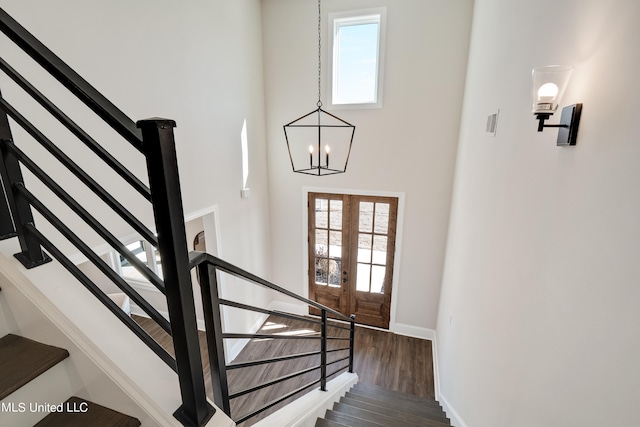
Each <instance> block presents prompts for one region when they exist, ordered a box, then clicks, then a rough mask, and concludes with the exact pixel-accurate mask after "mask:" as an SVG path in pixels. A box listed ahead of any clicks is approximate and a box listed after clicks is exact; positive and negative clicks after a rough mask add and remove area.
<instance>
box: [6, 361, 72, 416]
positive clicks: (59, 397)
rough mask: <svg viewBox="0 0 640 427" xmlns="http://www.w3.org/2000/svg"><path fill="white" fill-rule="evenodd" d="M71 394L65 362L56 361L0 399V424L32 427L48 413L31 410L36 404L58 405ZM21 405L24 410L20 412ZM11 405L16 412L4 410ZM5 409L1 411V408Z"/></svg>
mask: <svg viewBox="0 0 640 427" xmlns="http://www.w3.org/2000/svg"><path fill="white" fill-rule="evenodd" d="M71 394H72V388H71V385H70V383H69V378H68V373H67V370H66V366H65V362H62V363H58V364H57V365H55V366H54V367H52V368H50V369H49V370H48V371H46V372H45V373H43V374H41V375H39V376H38V377H36V378H35V379H33V380H31V382H29V383H28V384H26V385H24V386H22V387H21V388H19V389H18V390H16V391H15V392H13V393H12V394H10V395H9V396H7V397H6V398H4V399H3V400H2V401H0V411H1V412H0V419H1V422H0V425H2V426H11V427H32V426H33V425H34V424H36V423H37V422H38V421H40V420H41V419H43V418H44V417H46V416H47V415H49V413H48V412H37V411H36V412H33V411H31V408H35V405H37V404H46V403H48V404H51V405H58V404H60V402H64V401H65V400H67V398H68V397H69V396H70V395H71ZM21 406H22V407H24V412H20V409H21ZM10 407H13V408H15V409H16V410H17V412H10V411H6V410H8V409H9V408H10ZM3 408H4V409H6V410H5V411H2V409H3Z"/></svg>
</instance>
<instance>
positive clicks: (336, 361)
mask: <svg viewBox="0 0 640 427" xmlns="http://www.w3.org/2000/svg"><path fill="white" fill-rule="evenodd" d="M343 360H349V356H347V357H343V358H342V359H336V360H333V361H331V362H327V366H329V365H333V364H335V363H339V362H342V361H343Z"/></svg>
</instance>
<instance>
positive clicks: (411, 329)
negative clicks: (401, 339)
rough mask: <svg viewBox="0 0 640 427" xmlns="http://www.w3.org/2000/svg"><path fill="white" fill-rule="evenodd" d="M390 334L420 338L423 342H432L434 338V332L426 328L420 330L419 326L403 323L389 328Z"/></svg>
mask: <svg viewBox="0 0 640 427" xmlns="http://www.w3.org/2000/svg"><path fill="white" fill-rule="evenodd" d="M391 332H393V333H395V334H398V335H405V336H407V337H413V338H421V339H423V340H431V341H434V340H435V338H436V331H434V330H433V329H428V328H421V327H419V326H413V325H406V324H404V323H395V324H393V325H392V327H391Z"/></svg>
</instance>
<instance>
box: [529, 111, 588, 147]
mask: <svg viewBox="0 0 640 427" xmlns="http://www.w3.org/2000/svg"><path fill="white" fill-rule="evenodd" d="M551 114H552V113H535V115H536V119H537V120H538V132H542V131H543V130H544V128H560V130H559V131H558V142H557V145H576V141H577V138H578V126H579V125H580V115H581V114H582V104H574V105H569V106H568V107H564V108H563V109H562V115H561V116H560V123H559V124H555V125H547V124H545V121H546V120H548V119H549V117H551Z"/></svg>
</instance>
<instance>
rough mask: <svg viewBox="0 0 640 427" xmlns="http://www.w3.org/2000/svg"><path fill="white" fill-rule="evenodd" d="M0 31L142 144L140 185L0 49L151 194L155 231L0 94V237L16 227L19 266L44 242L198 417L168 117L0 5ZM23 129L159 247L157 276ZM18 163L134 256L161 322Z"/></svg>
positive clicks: (198, 372)
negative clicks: (124, 303) (118, 300)
mask: <svg viewBox="0 0 640 427" xmlns="http://www.w3.org/2000/svg"><path fill="white" fill-rule="evenodd" d="M0 31H2V32H3V33H4V34H5V35H6V36H7V37H8V38H9V39H10V40H12V41H13V42H14V43H15V44H16V45H17V46H19V47H20V48H21V49H22V50H23V51H24V52H26V53H27V54H28V55H29V56H30V57H31V58H32V59H34V60H35V62H36V63H37V64H39V65H40V66H41V67H42V68H43V69H44V70H46V71H47V72H48V73H49V74H50V75H51V76H53V77H54V78H55V79H57V80H58V81H59V82H60V83H61V84H62V85H63V86H64V87H65V88H67V89H68V91H69V92H70V93H71V94H73V95H74V96H75V97H77V98H78V99H79V100H81V101H82V102H83V103H84V104H85V105H87V106H88V107H89V108H90V109H91V110H92V111H93V112H94V113H95V114H96V115H97V116H98V117H99V118H100V119H102V120H103V121H104V122H105V123H107V124H108V125H110V126H111V128H113V129H114V130H116V132H117V133H118V134H120V136H121V137H123V138H124V140H126V141H127V142H128V143H130V144H131V145H132V146H133V147H135V148H136V149H137V150H138V151H139V152H141V153H142V154H143V155H144V157H145V159H146V166H147V173H148V182H149V187H147V186H146V185H145V184H144V183H142V181H141V180H140V179H138V178H137V177H136V176H135V175H134V174H133V173H131V172H130V171H129V170H127V169H126V168H125V167H124V166H123V165H122V164H121V163H120V162H118V161H117V160H116V159H115V158H114V157H113V156H112V155H111V154H109V153H108V152H107V150H105V149H104V148H103V147H102V146H100V144H99V143H98V142H97V141H96V140H95V139H94V138H92V137H91V136H90V135H89V133H87V132H85V131H84V130H83V129H82V128H81V127H80V126H79V125H78V124H76V123H75V122H73V121H72V120H71V119H70V118H69V116H68V115H66V114H65V113H64V112H62V111H61V110H60V109H59V108H58V107H57V106H56V105H54V103H53V102H51V101H50V100H49V99H47V98H46V97H45V96H44V95H43V94H42V93H41V92H40V91H39V90H38V89H36V88H35V87H34V86H33V85H32V84H31V83H30V82H28V81H27V80H26V79H25V78H24V77H22V76H21V75H20V74H19V73H18V72H17V71H16V70H14V69H13V68H12V67H11V66H10V65H9V64H8V63H7V62H6V61H5V60H4V59H2V58H0V70H2V72H3V73H4V74H5V75H6V76H8V77H9V78H10V79H11V80H13V81H14V82H15V83H16V84H17V86H18V87H20V88H22V89H23V90H24V93H26V94H27V95H29V96H30V97H31V98H32V99H34V100H35V101H37V102H38V103H39V104H40V105H41V106H42V107H43V108H44V110H45V111H47V112H49V114H50V115H51V116H52V117H54V118H55V119H56V120H57V121H58V122H60V123H61V124H62V125H63V126H64V127H65V128H66V129H68V130H69V131H70V132H71V134H72V135H74V136H75V137H76V138H77V139H78V140H79V141H80V142H81V143H83V144H84V145H85V146H87V147H88V148H89V149H90V150H91V151H92V152H93V153H94V154H95V155H96V156H97V157H98V158H99V159H101V160H102V161H103V162H104V163H105V164H106V165H108V166H109V167H110V168H111V169H112V170H113V171H115V173H116V174H117V175H119V176H120V178H122V179H123V180H124V181H125V182H126V183H127V184H128V185H129V186H130V187H131V188H133V190H134V191H136V192H137V193H139V194H140V195H142V197H143V198H144V199H146V200H147V201H149V202H150V203H151V207H152V209H153V213H154V219H155V230H156V231H157V237H156V233H154V232H153V231H152V230H151V229H149V227H147V226H146V225H144V224H143V223H142V222H141V221H140V220H139V219H138V218H137V217H136V216H135V215H133V214H132V213H131V212H130V211H129V210H128V209H127V208H126V207H125V206H123V205H122V204H121V203H120V202H119V201H118V199H117V198H116V197H114V196H113V195H111V194H110V193H109V192H108V191H106V190H105V189H104V188H103V187H102V186H100V185H99V184H98V183H97V182H96V180H95V179H94V178H92V177H91V176H90V174H89V173H87V172H86V171H85V170H83V169H82V168H81V167H79V166H78V165H77V164H76V163H74V161H73V160H72V159H71V158H70V157H69V156H68V155H67V154H65V152H63V151H62V150H61V149H60V148H58V147H57V146H56V145H55V144H54V142H53V141H51V140H50V139H49V138H48V137H47V136H45V135H44V134H43V133H42V132H41V131H40V130H39V129H38V128H37V127H36V126H35V125H34V124H33V123H31V122H30V121H29V120H28V119H27V117H25V116H24V115H23V114H22V113H21V112H19V111H18V110H16V109H15V108H14V107H13V106H12V105H11V103H10V102H9V101H7V100H6V99H4V98H3V97H2V96H1V94H0V154H1V156H2V161H1V162H0V176H1V178H2V187H3V192H4V194H3V195H2V196H3V197H0V238H10V237H14V236H17V237H18V240H19V243H20V248H21V252H20V253H19V254H16V258H18V259H19V260H20V262H22V263H23V264H24V265H25V266H26V267H27V268H33V267H36V266H38V265H41V264H44V263H46V262H48V261H50V258H49V256H48V255H47V254H46V253H45V252H44V251H43V249H42V248H43V247H44V249H45V250H46V251H47V252H48V254H50V255H51V256H52V257H53V258H55V259H56V260H57V261H58V262H60V264H61V265H62V266H64V267H65V268H66V269H67V270H68V271H69V272H70V273H71V274H72V275H73V276H74V277H75V278H76V279H78V281H79V282H80V283H82V284H83V285H84V286H85V287H86V288H87V289H88V290H89V291H90V292H91V293H92V294H93V295H95V296H96V298H97V299H98V300H100V301H101V302H102V303H103V304H104V305H105V306H106V307H107V308H108V309H109V310H110V311H111V312H112V313H113V314H114V315H116V316H117V317H118V318H119V319H120V320H121V321H122V322H123V323H124V324H125V325H126V326H127V327H128V328H129V329H130V330H131V331H132V332H133V333H134V334H135V335H136V336H138V337H139V338H140V339H141V340H142V341H143V342H144V343H145V344H147V346H149V348H151V350H153V351H154V352H155V353H156V354H157V355H158V356H159V357H160V358H161V359H162V360H163V361H164V362H165V363H166V364H167V365H168V366H169V367H171V368H172V369H173V370H174V371H176V372H177V374H178V379H179V384H180V393H181V398H182V405H181V406H180V408H178V409H177V410H176V412H175V413H174V416H175V417H176V418H177V419H178V420H179V421H180V422H181V423H182V424H184V425H185V426H202V425H204V424H206V423H207V421H208V420H209V419H210V418H211V416H212V415H213V413H214V412H215V410H214V408H213V407H212V406H211V405H210V404H209V403H208V401H207V397H206V393H205V387H204V375H203V371H202V363H201V361H200V346H199V342H198V330H197V324H196V319H195V306H194V300H193V290H192V287H191V279H190V272H189V260H188V252H187V244H186V236H185V233H184V217H183V212H182V199H181V194H180V184H179V178H178V168H177V160H176V153H175V142H174V138H173V128H174V127H175V123H174V122H173V121H171V120H166V119H149V120H142V121H139V122H137V123H135V122H133V121H132V120H131V119H130V118H128V117H127V116H126V115H125V114H124V113H123V112H122V111H121V110H119V109H118V108H117V107H116V106H115V105H113V104H112V103H111V102H110V101H109V100H107V99H106V98H105V97H104V96H103V95H102V94H100V93H99V92H98V91H97V90H96V89H95V88H94V87H93V86H91V85H90V84H89V83H88V82H87V81H86V80H84V79H83V78H82V77H80V76H79V75H78V74H77V73H76V72H75V71H74V70H72V69H71V68H70V67H69V66H68V65H67V64H65V63H64V62H63V61H62V60H61V59H60V58H58V57H57V56H56V55H55V54H54V53H53V52H51V51H50V50H49V49H48V48H47V47H45V46H44V45H43V44H42V43H41V42H40V41H38V40H37V39H36V38H35V37H34V36H33V35H32V34H30V33H29V32H28V31H27V30H26V29H25V28H23V27H22V26H21V25H20V24H19V23H17V22H16V21H15V20H14V19H13V18H12V17H11V16H9V15H8V14H7V13H6V12H5V11H4V10H2V9H0ZM10 120H12V121H13V124H15V125H17V126H19V127H21V128H22V129H24V130H25V131H26V132H27V134H29V135H30V136H31V137H32V138H33V139H34V140H35V141H36V142H37V143H38V144H39V145H40V146H41V147H42V148H44V150H46V151H47V152H48V153H49V154H51V155H52V156H53V158H54V159H56V160H57V161H58V162H59V163H60V164H61V165H63V166H64V167H65V168H66V169H67V170H68V171H70V172H71V173H72V174H73V175H74V176H75V177H76V179H77V180H78V181H79V182H80V183H82V184H83V185H84V186H86V187H87V188H89V189H90V190H91V191H92V192H93V194H95V195H96V196H97V197H98V198H99V199H100V200H101V201H102V202H103V203H104V204H105V206H106V207H107V208H109V210H110V211H111V212H113V213H114V214H115V215H117V216H118V217H120V218H121V219H122V220H123V221H124V222H125V223H127V224H128V225H129V226H130V227H131V228H132V229H133V230H135V231H136V232H137V233H138V234H139V235H140V236H141V238H142V239H144V240H145V241H146V242H148V243H149V244H151V245H152V246H155V247H157V248H158V251H159V252H160V256H161V258H162V261H163V262H162V269H163V279H161V278H160V277H158V275H157V274H156V273H155V272H153V271H151V270H150V269H149V268H148V267H147V266H146V265H145V264H144V263H142V262H141V261H140V260H139V259H138V258H137V257H136V256H135V254H133V253H132V252H131V251H129V250H128V249H127V247H126V246H125V245H124V244H123V243H122V242H121V241H120V240H119V239H118V238H117V237H116V236H115V235H114V234H113V233H112V232H110V231H109V230H108V229H107V228H105V227H104V226H103V225H102V223H101V222H100V221H99V220H98V219H96V218H95V217H94V216H92V215H91V214H90V213H89V211H88V210H87V209H86V207H85V206H83V205H82V203H80V202H79V201H78V200H75V199H74V198H73V197H72V196H71V195H70V194H69V193H68V192H67V191H66V190H65V189H64V188H63V187H62V186H61V185H60V183H59V182H58V181H56V180H55V179H53V178H52V177H51V176H49V175H48V174H47V173H46V172H45V171H44V170H43V169H42V168H41V167H40V166H38V164H37V163H36V162H34V161H33V159H32V158H30V157H29V156H28V155H27V154H25V152H24V151H23V150H21V149H20V148H19V147H18V146H17V145H16V144H15V142H14V139H13V136H12V132H11V127H10V126H11V122H10ZM22 167H24V168H26V169H27V170H28V171H29V172H30V173H31V175H33V176H34V177H35V178H36V179H37V180H38V181H40V182H41V183H42V184H44V186H45V187H46V188H48V189H49V190H51V192H52V193H53V194H54V195H55V196H57V198H58V199H60V200H61V201H62V202H64V204H65V205H66V206H68V207H69V208H70V209H71V211H73V212H74V214H75V215H77V217H78V218H80V219H81V220H82V221H83V222H85V223H86V224H88V225H89V227H91V228H92V229H93V230H94V231H95V232H96V233H97V234H98V235H99V236H100V237H101V238H102V239H103V240H104V241H105V242H106V243H108V244H109V245H110V246H111V247H112V248H113V249H114V250H115V251H116V252H118V253H119V254H120V255H121V256H122V257H123V258H124V259H126V260H127V261H128V262H129V263H130V264H131V265H133V266H134V267H135V268H136V269H137V270H138V271H139V272H140V273H141V274H142V276H143V277H145V278H146V279H147V280H148V281H149V282H150V283H152V284H153V285H154V286H155V287H156V288H158V290H160V291H161V292H162V293H163V294H164V295H165V296H166V299H167V307H168V312H169V318H170V319H171V320H172V322H171V323H169V321H168V320H166V319H165V318H164V317H163V316H162V315H161V314H160V313H158V311H157V310H156V309H155V308H154V307H152V306H151V304H149V303H148V302H147V301H145V300H144V299H143V298H142V297H141V296H140V295H139V294H138V293H137V292H136V291H135V290H134V289H133V288H132V287H131V286H130V285H129V284H128V283H127V282H126V281H125V280H123V279H122V277H120V276H119V275H117V274H115V272H114V271H113V269H112V268H111V267H110V266H109V265H107V264H106V263H105V262H104V261H103V260H102V259H101V258H100V257H99V256H98V255H97V254H96V253H94V252H93V251H92V249H91V248H89V247H88V246H87V245H86V244H85V243H84V242H83V240H82V239H81V238H79V237H78V236H77V234H76V232H74V231H73V230H72V229H71V228H72V227H71V226H72V225H74V221H75V220H74V219H68V218H65V221H62V220H60V218H58V217H57V216H56V215H55V213H53V212H52V211H51V210H50V209H49V207H47V206H45V204H44V203H43V202H42V201H41V200H40V198H39V197H38V196H37V195H36V194H34V193H33V192H32V191H31V190H30V189H28V188H27V187H26V186H25V183H24V178H23V174H22ZM32 208H33V209H35V210H36V211H38V213H40V215H41V216H42V217H43V218H44V220H46V221H47V222H48V223H49V224H50V225H52V226H53V227H54V228H55V229H56V230H57V231H58V232H59V233H60V234H61V235H62V236H63V237H65V238H66V239H67V240H68V241H69V242H71V243H72V244H73V245H74V246H75V247H76V248H77V250H78V251H79V252H80V253H82V254H83V255H84V256H85V257H87V259H88V260H89V261H91V263H93V264H94V265H95V266H96V267H97V268H98V270H99V271H101V272H102V273H103V274H104V275H105V277H107V278H108V279H110V280H111V281H112V282H113V283H114V284H115V285H116V286H118V287H119V288H120V289H121V290H122V291H123V292H124V293H125V294H127V295H128V296H129V297H130V298H131V299H132V301H134V302H135V303H136V304H137V305H138V306H139V307H140V308H141V309H142V310H143V311H144V312H146V314H147V315H148V316H149V317H150V318H151V319H153V320H154V321H155V322H156V323H157V324H158V325H159V326H160V327H161V328H162V329H163V330H165V331H166V332H167V333H168V334H169V335H170V336H171V338H172V340H173V347H174V348H173V349H174V353H175V358H174V357H172V356H171V355H170V354H169V353H168V352H167V351H166V350H164V348H162V347H161V346H160V345H159V344H158V343H157V342H156V341H155V340H154V339H153V338H151V337H150V336H149V335H148V334H147V332H145V331H144V330H143V329H142V328H141V327H140V326H139V325H138V324H137V323H136V322H135V321H134V320H132V319H131V318H130V317H129V316H127V315H126V314H125V313H124V312H123V311H122V310H121V309H120V308H119V307H118V306H117V305H116V304H115V303H113V301H112V300H111V299H110V298H109V297H108V296H107V295H106V294H105V293H104V292H103V291H102V290H101V289H100V288H99V287H98V286H97V285H96V284H95V283H94V282H93V281H91V280H90V279H89V278H88V277H87V276H86V275H85V274H84V273H83V272H82V271H81V270H80V269H79V268H78V267H77V266H76V265H75V264H74V263H73V262H72V261H71V260H70V259H69V257H68V256H67V255H66V254H64V253H63V252H62V251H61V250H60V249H59V248H58V247H57V246H56V244H54V243H53V242H52V240H51V238H50V237H48V236H46V235H44V233H43V232H42V231H41V230H40V229H39V228H37V227H36V226H35V221H34V217H33V214H32V210H31V209H32Z"/></svg>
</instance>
